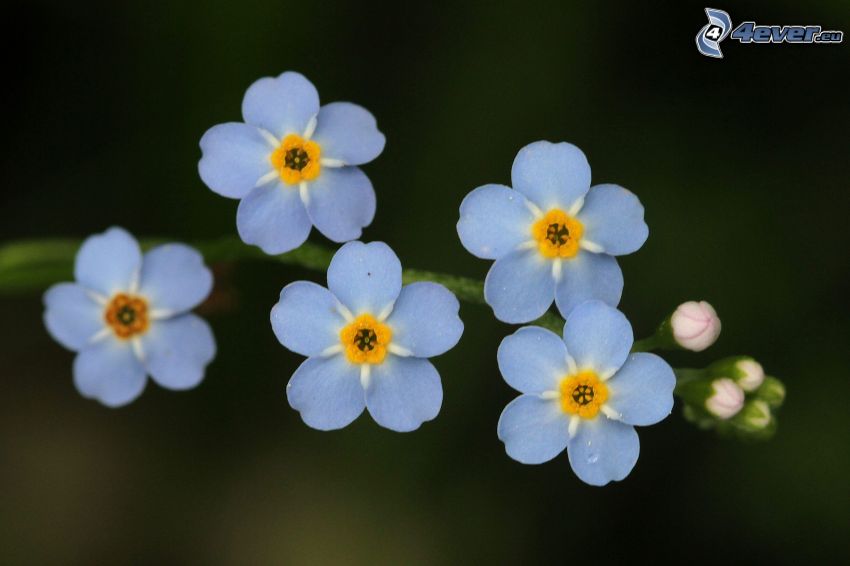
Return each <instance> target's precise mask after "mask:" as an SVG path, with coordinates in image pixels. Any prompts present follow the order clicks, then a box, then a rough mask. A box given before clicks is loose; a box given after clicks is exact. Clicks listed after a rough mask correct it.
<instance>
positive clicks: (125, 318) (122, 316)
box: [115, 305, 136, 326]
mask: <svg viewBox="0 0 850 566" xmlns="http://www.w3.org/2000/svg"><path fill="white" fill-rule="evenodd" d="M115 318H116V319H117V320H118V322H119V323H120V324H123V325H124V326H130V325H131V324H133V323H134V322H136V309H134V308H133V307H131V306H130V305H125V306H123V307H121V308H120V309H118V312H117V313H116V314H115Z"/></svg>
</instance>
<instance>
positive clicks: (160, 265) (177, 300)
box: [139, 244, 213, 315]
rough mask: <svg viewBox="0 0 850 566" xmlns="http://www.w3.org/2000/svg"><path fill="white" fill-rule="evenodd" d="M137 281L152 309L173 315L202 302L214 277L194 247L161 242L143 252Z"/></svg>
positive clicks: (208, 292)
mask: <svg viewBox="0 0 850 566" xmlns="http://www.w3.org/2000/svg"><path fill="white" fill-rule="evenodd" d="M140 281H141V283H140V286H139V291H140V292H141V294H142V295H144V296H145V297H147V298H148V300H149V301H150V304H151V308H153V309H155V310H165V311H168V314H169V315H173V314H177V313H181V312H185V311H187V310H189V309H191V308H193V307H195V306H197V305H199V304H201V303H202V302H203V301H204V299H206V298H207V296H209V294H210V291H211V290H212V285H213V276H212V272H211V271H210V270H209V269H207V266H205V265H204V256H202V255H201V254H200V253H198V251H197V250H195V249H194V248H191V247H189V246H187V245H185V244H164V245H162V246H157V247H155V248H153V249H152V250H150V251H149V252H147V253H146V254H145V256H144V259H143V260H142V276H141V280H140Z"/></svg>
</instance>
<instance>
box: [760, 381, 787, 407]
mask: <svg viewBox="0 0 850 566" xmlns="http://www.w3.org/2000/svg"><path fill="white" fill-rule="evenodd" d="M756 397H758V398H759V399H761V400H762V401H764V402H765V403H767V404H768V405H770V406H771V407H773V408H776V407H779V406H780V405H782V402H783V401H784V400H785V386H784V385H783V384H782V382H781V381H779V380H778V379H776V378H775V377H771V376H767V377H765V378H764V383H762V384H761V387H759V388H758V389H757V390H756Z"/></svg>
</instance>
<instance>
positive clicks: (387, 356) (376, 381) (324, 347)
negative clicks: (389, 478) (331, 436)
mask: <svg viewBox="0 0 850 566" xmlns="http://www.w3.org/2000/svg"><path fill="white" fill-rule="evenodd" d="M458 308H459V305H458V301H457V299H456V298H455V296H454V295H453V294H452V293H451V292H450V291H449V290H448V289H446V288H445V287H443V286H442V285H438V284H436V283H425V282H422V283H412V284H410V285H406V286H404V287H402V286H401V263H399V260H398V257H396V255H395V253H394V252H393V251H392V249H390V247H389V246H387V245H386V244H384V243H383V242H372V243H370V244H364V243H362V242H349V243H348V244H345V245H344V246H342V247H341V248H340V249H339V251H337V253H336V254H335V255H334V257H333V259H332V260H331V264H330V266H329V267H328V288H327V289H326V288H324V287H322V286H320V285H317V284H315V283H310V282H307V281H296V282H295V283H291V284H289V285H287V286H286V287H284V288H283V290H282V291H281V292H280V301H279V302H278V303H277V304H276V305H275V306H274V308H273V309H272V312H271V323H272V328H273V330H274V333H275V335H276V336H277V339H278V340H280V343H281V344H283V345H284V346H285V347H287V348H289V349H290V350H292V351H293V352H296V353H298V354H301V355H303V356H307V360H306V361H304V363H302V364H301V366H300V367H299V368H298V369H297V370H296V371H295V374H293V376H292V378H291V379H290V380H289V385H288V386H287V389H286V394H287V397H288V398H289V404H290V405H291V406H292V408H293V409H295V410H296V411H299V412H300V413H301V418H302V419H303V420H304V422H305V423H307V425H309V426H311V427H313V428H317V429H319V430H333V429H338V428H342V427H344V426H346V425H348V424H349V423H351V422H352V421H354V419H356V418H357V417H358V416H359V415H360V413H362V412H363V409H364V407H365V408H367V409H368V410H369V413H370V414H371V415H372V418H373V419H375V421H376V422H377V423H378V424H379V425H381V426H383V427H386V428H389V429H392V430H395V431H399V432H406V431H411V430H415V429H417V428H419V425H421V424H422V423H423V422H425V421H429V420H431V419H433V418H434V417H436V416H437V413H439V412H440V406H441V405H442V402H443V386H442V384H441V383H440V375H439V374H438V373H437V370H436V369H435V368H434V366H433V365H432V364H431V362H429V361H428V360H427V359H426V358H430V357H432V356H438V355H440V354H442V353H444V352H446V351H447V350H450V349H451V348H452V347H454V345H455V344H457V341H458V340H460V335H461V334H462V333H463V322H461V320H460V318H458Z"/></svg>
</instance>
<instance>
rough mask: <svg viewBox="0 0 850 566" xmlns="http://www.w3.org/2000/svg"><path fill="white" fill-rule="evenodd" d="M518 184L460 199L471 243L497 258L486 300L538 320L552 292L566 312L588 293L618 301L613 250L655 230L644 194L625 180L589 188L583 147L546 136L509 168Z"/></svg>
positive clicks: (507, 315)
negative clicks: (641, 197) (646, 213)
mask: <svg viewBox="0 0 850 566" xmlns="http://www.w3.org/2000/svg"><path fill="white" fill-rule="evenodd" d="M511 179H512V181H513V186H514V190H511V189H510V188H509V187H506V186H503V185H484V186H483V187H478V188H477V189H475V190H474V191H472V192H471V193H469V194H468V195H467V196H466V198H465V199H464V200H463V203H462V204H461V205H460V221H458V224H457V232H458V235H459V236H460V240H461V242H462V243H463V246H464V247H465V248H466V249H467V250H468V251H469V252H470V253H471V254H473V255H475V256H477V257H480V258H482V259H495V260H496V262H495V263H494V264H493V266H492V267H491V268H490V271H489V272H488V273H487V279H486V281H485V283H484V297H485V299H486V300H487V303H488V304H489V305H490V306H491V307H493V311H494V313H495V315H496V318H498V319H499V320H502V321H504V322H511V323H522V322H529V321H532V320H534V319H536V318H538V317H540V316H541V315H543V313H545V312H546V310H547V309H548V308H549V307H550V306H551V305H552V299H553V298H554V300H555V302H556V303H557V305H558V310H559V311H560V312H561V315H562V316H564V317H566V316H567V315H568V314H569V312H570V310H572V308H573V307H575V306H576V305H578V304H579V303H581V302H583V301H586V300H589V299H599V300H602V301H604V302H606V303H608V304H609V305H612V306H616V305H617V303H619V302H620V295H621V294H622V292H623V274H622V272H621V271H620V267H619V266H618V265H617V260H615V259H614V257H613V256H618V255H624V254H629V253H632V252H634V251H637V250H638V249H639V248H640V247H641V246H642V245H643V243H644V242H645V241H646V238H647V236H648V235H649V229H648V228H647V226H646V223H645V222H644V221H643V206H642V205H641V204H640V201H639V200H638V199H637V197H636V196H635V195H634V194H632V193H631V192H629V191H627V190H626V189H624V188H622V187H619V186H617V185H596V186H594V187H592V188H591V187H590V165H588V163H587V159H586V158H585V157H584V153H582V152H581V150H580V149H579V148H577V147H576V146H574V145H571V144H568V143H558V144H553V143H549V142H545V141H539V142H535V143H532V144H530V145H527V146H525V147H524V148H522V149H521V150H520V151H519V153H518V154H517V156H516V159H515V160H514V164H513V168H512V169H511Z"/></svg>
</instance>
